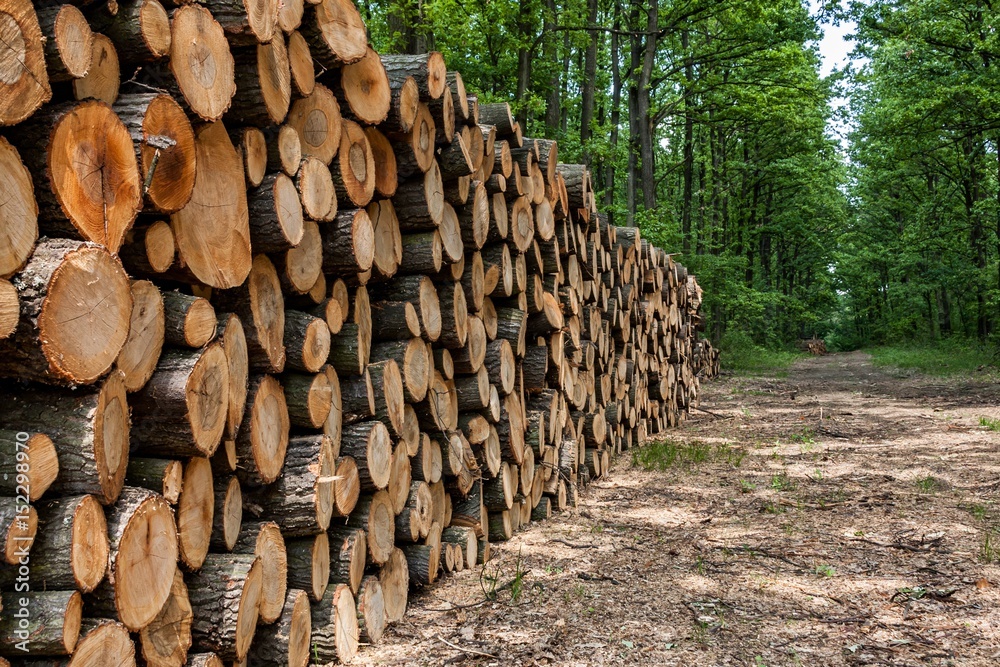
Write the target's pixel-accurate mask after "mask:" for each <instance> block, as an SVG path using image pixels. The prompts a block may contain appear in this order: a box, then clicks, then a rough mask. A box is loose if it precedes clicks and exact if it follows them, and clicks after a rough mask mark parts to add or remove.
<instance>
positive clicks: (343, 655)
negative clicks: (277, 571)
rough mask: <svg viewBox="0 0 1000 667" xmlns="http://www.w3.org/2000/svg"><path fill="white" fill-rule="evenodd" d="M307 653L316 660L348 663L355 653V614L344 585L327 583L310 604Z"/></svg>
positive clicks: (356, 649)
mask: <svg viewBox="0 0 1000 667" xmlns="http://www.w3.org/2000/svg"><path fill="white" fill-rule="evenodd" d="M311 620H312V640H311V641H312V646H311V654H312V657H313V659H314V660H316V661H317V662H318V663H321V664H326V663H332V662H334V661H337V662H340V663H343V664H349V663H350V662H351V661H352V660H353V659H354V656H355V655H357V653H358V636H359V633H358V617H357V609H356V607H355V606H354V596H353V595H351V589H350V587H349V586H347V585H346V584H337V585H336V586H330V587H329V588H328V589H327V591H326V594H325V595H324V596H323V599H322V600H320V601H319V602H317V603H316V604H314V605H312V610H311Z"/></svg>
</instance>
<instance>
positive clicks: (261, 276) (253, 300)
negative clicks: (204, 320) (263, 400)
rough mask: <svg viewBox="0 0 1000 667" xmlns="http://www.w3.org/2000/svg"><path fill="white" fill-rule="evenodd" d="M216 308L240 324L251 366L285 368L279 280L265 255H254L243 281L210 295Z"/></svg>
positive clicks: (283, 323) (281, 298)
mask: <svg viewBox="0 0 1000 667" xmlns="http://www.w3.org/2000/svg"><path fill="white" fill-rule="evenodd" d="M213 300H214V301H215V304H216V307H217V309H218V310H228V311H230V312H233V313H235V314H236V315H237V316H238V317H239V318H240V321H241V322H242V323H243V327H244V334H245V337H246V344H247V360H248V363H249V365H250V368H252V369H255V370H264V371H270V372H277V373H280V372H281V371H282V370H283V369H284V367H285V345H284V336H285V307H284V297H283V296H282V294H281V281H280V280H279V278H278V274H277V271H276V270H275V268H274V264H272V263H271V260H269V259H268V258H267V256H266V255H257V256H256V257H254V259H253V265H252V268H251V271H250V275H249V278H248V280H247V281H246V283H244V284H243V285H241V286H239V287H237V288H235V289H231V290H225V291H222V292H217V293H215V294H213Z"/></svg>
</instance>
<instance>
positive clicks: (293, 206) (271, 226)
mask: <svg viewBox="0 0 1000 667" xmlns="http://www.w3.org/2000/svg"><path fill="white" fill-rule="evenodd" d="M247 203H248V205H249V211H250V240H251V242H252V243H253V248H254V250H255V251H257V252H270V253H277V252H284V251H286V250H289V249H290V248H293V247H295V246H297V245H298V244H299V243H300V242H301V241H302V235H303V233H304V230H303V217H302V203H301V201H300V199H299V193H298V191H297V190H296V189H295V181H293V180H292V179H291V178H289V177H288V175H287V174H284V173H277V174H268V175H267V176H265V177H264V180H263V181H262V182H261V184H260V186H259V187H257V188H255V189H254V190H251V191H250V194H249V196H248V199H247Z"/></svg>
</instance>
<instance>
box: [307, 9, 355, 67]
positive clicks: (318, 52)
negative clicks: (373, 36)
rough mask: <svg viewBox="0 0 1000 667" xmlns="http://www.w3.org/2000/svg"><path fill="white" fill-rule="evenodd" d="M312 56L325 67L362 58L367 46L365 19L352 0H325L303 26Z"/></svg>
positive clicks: (349, 62)
mask: <svg viewBox="0 0 1000 667" xmlns="http://www.w3.org/2000/svg"><path fill="white" fill-rule="evenodd" d="M300 31H301V32H302V36H303V37H305V38H306V41H308V42H309V48H310V50H311V51H312V55H313V59H315V60H316V62H318V63H319V64H320V65H322V66H323V67H326V68H328V69H329V68H335V67H339V66H341V65H349V64H351V63H354V62H357V61H358V60H361V59H362V58H363V57H364V55H365V53H366V52H367V47H368V35H367V32H366V30H365V24H364V21H362V20H361V15H360V14H359V13H358V10H357V8H356V7H355V6H354V3H353V2H351V0H322V2H320V3H319V4H317V5H315V6H314V7H313V11H312V12H310V13H309V15H307V16H306V17H305V18H304V19H303V23H302V27H301V28H300Z"/></svg>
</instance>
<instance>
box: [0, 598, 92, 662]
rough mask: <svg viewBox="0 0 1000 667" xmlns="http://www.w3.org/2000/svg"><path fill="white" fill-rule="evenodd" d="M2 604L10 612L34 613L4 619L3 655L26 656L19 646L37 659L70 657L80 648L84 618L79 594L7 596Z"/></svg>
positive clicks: (1, 619)
mask: <svg viewBox="0 0 1000 667" xmlns="http://www.w3.org/2000/svg"><path fill="white" fill-rule="evenodd" d="M0 600H2V602H3V604H2V605H0V606H2V607H6V608H7V609H11V610H15V609H16V610H20V609H28V610H30V613H29V615H28V617H27V618H17V617H16V616H15V614H13V613H10V614H6V615H5V616H4V617H0V654H3V655H7V656H21V655H24V653H25V652H24V650H23V649H19V648H18V646H21V647H27V649H28V650H29V651H30V652H31V655H33V656H46V655H69V654H70V653H72V652H73V649H74V648H76V643H77V639H78V638H79V636H80V620H81V618H82V615H83V599H82V598H81V597H80V592H79V591H45V592H41V591H27V592H23V593H20V592H18V593H3V594H0ZM22 621H24V622H23V623H22Z"/></svg>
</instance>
